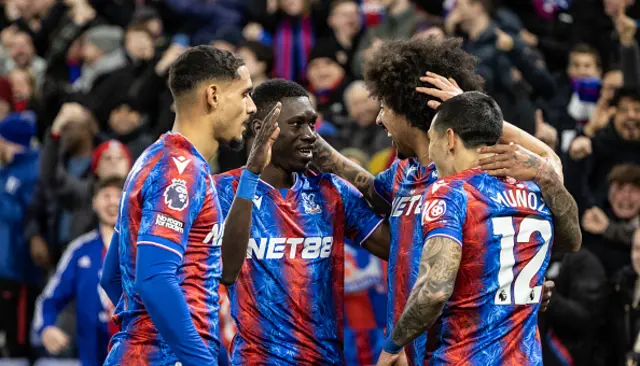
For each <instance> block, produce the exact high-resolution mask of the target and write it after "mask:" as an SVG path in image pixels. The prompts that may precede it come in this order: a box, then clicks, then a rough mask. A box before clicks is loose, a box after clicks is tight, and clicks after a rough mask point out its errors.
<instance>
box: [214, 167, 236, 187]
mask: <svg viewBox="0 0 640 366" xmlns="http://www.w3.org/2000/svg"><path fill="white" fill-rule="evenodd" d="M242 169H243V168H238V169H234V170H230V171H228V172H224V173H218V174H214V175H212V176H211V178H212V179H213V184H215V185H216V188H218V189H219V188H220V187H221V186H224V185H227V184H231V183H233V182H236V181H240V176H241V175H242Z"/></svg>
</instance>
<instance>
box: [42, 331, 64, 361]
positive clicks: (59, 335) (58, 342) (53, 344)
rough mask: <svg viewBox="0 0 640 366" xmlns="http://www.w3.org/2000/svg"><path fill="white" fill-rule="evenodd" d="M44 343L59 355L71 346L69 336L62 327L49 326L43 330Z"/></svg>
mask: <svg viewBox="0 0 640 366" xmlns="http://www.w3.org/2000/svg"><path fill="white" fill-rule="evenodd" d="M42 344H43V345H44V348H46V349H47V352H49V353H50V354H52V355H57V354H59V353H60V352H62V350H64V349H65V348H67V347H68V346H69V336H67V335H66V334H65V333H64V332H63V331H62V330H61V329H60V328H58V327H56V326H49V327H46V328H44V331H42Z"/></svg>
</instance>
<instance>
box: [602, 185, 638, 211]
mask: <svg viewBox="0 0 640 366" xmlns="http://www.w3.org/2000/svg"><path fill="white" fill-rule="evenodd" d="M609 203H610V204H611V208H612V209H613V213H614V214H615V215H616V216H617V217H618V218H621V219H624V220H629V219H632V218H634V217H636V216H637V215H638V214H639V213H640V187H638V186H636V185H634V184H631V183H624V184H621V183H618V182H613V183H611V186H610V187H609Z"/></svg>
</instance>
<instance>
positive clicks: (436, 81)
mask: <svg viewBox="0 0 640 366" xmlns="http://www.w3.org/2000/svg"><path fill="white" fill-rule="evenodd" d="M427 74H430V73H427ZM420 81H422V82H425V83H429V84H431V85H433V86H435V87H437V88H438V89H440V90H445V89H450V88H451V84H450V83H449V80H447V79H445V78H443V77H442V76H440V75H437V77H434V76H421V77H420Z"/></svg>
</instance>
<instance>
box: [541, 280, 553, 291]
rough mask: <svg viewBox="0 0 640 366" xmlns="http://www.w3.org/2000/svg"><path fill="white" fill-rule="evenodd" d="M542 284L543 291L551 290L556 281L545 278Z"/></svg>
mask: <svg viewBox="0 0 640 366" xmlns="http://www.w3.org/2000/svg"><path fill="white" fill-rule="evenodd" d="M542 286H543V287H544V290H545V292H552V291H553V289H554V288H555V287H556V283H555V282H553V281H551V280H547V279H545V281H544V284H543V285H542Z"/></svg>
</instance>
